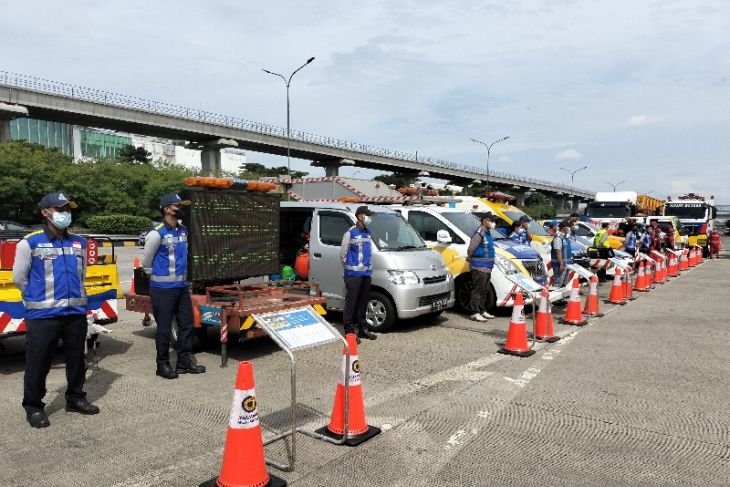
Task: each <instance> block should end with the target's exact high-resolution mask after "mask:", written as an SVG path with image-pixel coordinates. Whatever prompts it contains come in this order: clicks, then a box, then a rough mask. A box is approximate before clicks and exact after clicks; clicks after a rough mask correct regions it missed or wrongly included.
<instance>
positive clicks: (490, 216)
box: [481, 212, 494, 221]
mask: <svg viewBox="0 0 730 487" xmlns="http://www.w3.org/2000/svg"><path fill="white" fill-rule="evenodd" d="M484 220H489V221H494V214H492V213H489V212H487V213H485V214H483V215H482V217H481V221H484Z"/></svg>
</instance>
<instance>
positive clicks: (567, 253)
mask: <svg viewBox="0 0 730 487" xmlns="http://www.w3.org/2000/svg"><path fill="white" fill-rule="evenodd" d="M558 228H559V231H558V235H557V236H556V237H555V238H553V241H552V242H551V243H550V263H551V264H552V267H553V287H554V288H562V287H565V284H566V282H565V281H566V278H567V276H568V266H569V265H571V264H572V263H573V247H572V245H571V243H570V241H571V238H570V234H571V231H572V223H571V222H570V221H568V220H563V221H561V222H560V223H559V224H558Z"/></svg>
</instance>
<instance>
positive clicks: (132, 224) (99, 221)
mask: <svg viewBox="0 0 730 487" xmlns="http://www.w3.org/2000/svg"><path fill="white" fill-rule="evenodd" d="M86 226H87V227H88V228H89V232H91V233H106V234H132V235H136V234H138V233H141V232H144V231H145V230H149V229H150V227H151V226H152V220H151V219H149V218H147V217H144V216H134V215H98V216H90V217H87V218H86Z"/></svg>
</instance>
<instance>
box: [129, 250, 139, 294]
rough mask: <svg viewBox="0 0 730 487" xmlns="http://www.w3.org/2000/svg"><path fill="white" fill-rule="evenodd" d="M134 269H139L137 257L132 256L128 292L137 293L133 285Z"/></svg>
mask: <svg viewBox="0 0 730 487" xmlns="http://www.w3.org/2000/svg"><path fill="white" fill-rule="evenodd" d="M134 269H139V257H135V258H134V264H133V265H132V284H130V285H129V294H137V292H136V291H135V285H134Z"/></svg>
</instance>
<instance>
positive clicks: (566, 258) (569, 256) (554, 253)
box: [550, 235, 573, 272]
mask: <svg viewBox="0 0 730 487" xmlns="http://www.w3.org/2000/svg"><path fill="white" fill-rule="evenodd" d="M555 238H559V239H560V241H561V242H562V243H563V247H562V248H561V249H560V251H561V253H562V254H563V262H564V263H565V265H566V266H567V265H570V264H572V263H573V246H572V245H571V244H570V238H569V237H567V236H565V235H557V236H556V237H555ZM550 262H551V263H552V265H553V270H554V271H556V272H557V271H558V269H559V268H560V261H559V260H558V249H556V248H555V247H554V246H553V245H552V244H550Z"/></svg>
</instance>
